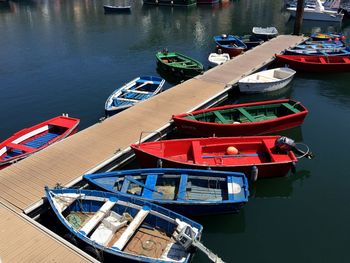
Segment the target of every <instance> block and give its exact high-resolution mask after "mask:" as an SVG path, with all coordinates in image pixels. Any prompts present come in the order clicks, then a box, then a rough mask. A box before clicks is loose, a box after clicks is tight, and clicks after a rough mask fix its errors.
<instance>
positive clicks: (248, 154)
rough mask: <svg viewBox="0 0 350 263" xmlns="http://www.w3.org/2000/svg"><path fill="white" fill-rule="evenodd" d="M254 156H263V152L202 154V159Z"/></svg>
mask: <svg viewBox="0 0 350 263" xmlns="http://www.w3.org/2000/svg"><path fill="white" fill-rule="evenodd" d="M256 156H265V154H264V153H240V154H226V155H204V156H202V158H203V159H208V158H232V157H233V158H239V157H256Z"/></svg>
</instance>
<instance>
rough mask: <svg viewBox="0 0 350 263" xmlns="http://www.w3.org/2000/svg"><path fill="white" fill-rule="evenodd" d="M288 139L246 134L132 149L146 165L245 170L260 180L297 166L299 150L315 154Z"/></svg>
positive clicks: (250, 175) (178, 141) (134, 145)
mask: <svg viewBox="0 0 350 263" xmlns="http://www.w3.org/2000/svg"><path fill="white" fill-rule="evenodd" d="M288 140H289V141H291V142H292V143H291V144H290V145H292V144H294V142H293V141H292V140H291V139H288V138H286V137H280V136H247V137H221V138H220V137H210V138H196V139H193V138H192V139H177V140H163V141H157V142H146V143H141V144H133V145H131V148H132V149H133V150H134V152H135V154H136V157H137V160H138V162H139V164H140V165H141V166H143V167H157V166H162V167H181V168H193V169H209V168H210V169H216V170H226V171H235V172H242V173H245V174H246V175H247V176H248V177H251V178H255V179H257V178H267V177H278V176H284V175H286V174H287V173H288V172H289V170H290V169H294V165H295V163H296V162H297V161H298V159H297V155H299V154H300V153H302V154H303V155H304V156H307V157H308V158H311V157H312V154H310V153H309V152H306V153H305V152H301V151H300V150H299V149H297V148H296V147H295V144H294V147H293V146H290V145H288V144H286V143H285V142H287V143H289V142H288ZM294 152H295V153H296V154H297V155H295V153H294ZM304 156H303V157H304ZM300 157H301V156H300ZM300 157H299V158H300ZM255 179H254V180H255Z"/></svg>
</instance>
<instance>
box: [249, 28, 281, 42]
mask: <svg viewBox="0 0 350 263" xmlns="http://www.w3.org/2000/svg"><path fill="white" fill-rule="evenodd" d="M252 33H253V34H254V35H255V36H257V37H258V38H261V39H264V40H268V39H271V38H274V37H276V36H277V35H278V30H277V28H275V27H273V26H272V27H253V29H252Z"/></svg>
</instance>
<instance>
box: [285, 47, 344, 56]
mask: <svg viewBox="0 0 350 263" xmlns="http://www.w3.org/2000/svg"><path fill="white" fill-rule="evenodd" d="M284 54H286V55H305V56H349V55H350V47H336V48H316V49H314V48H305V49H286V50H285V51H284Z"/></svg>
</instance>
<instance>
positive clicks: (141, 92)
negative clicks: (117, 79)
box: [125, 89, 151, 94]
mask: <svg viewBox="0 0 350 263" xmlns="http://www.w3.org/2000/svg"><path fill="white" fill-rule="evenodd" d="M125 92H131V93H138V94H149V93H151V92H148V91H142V90H133V89H131V90H126V91H125Z"/></svg>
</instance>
